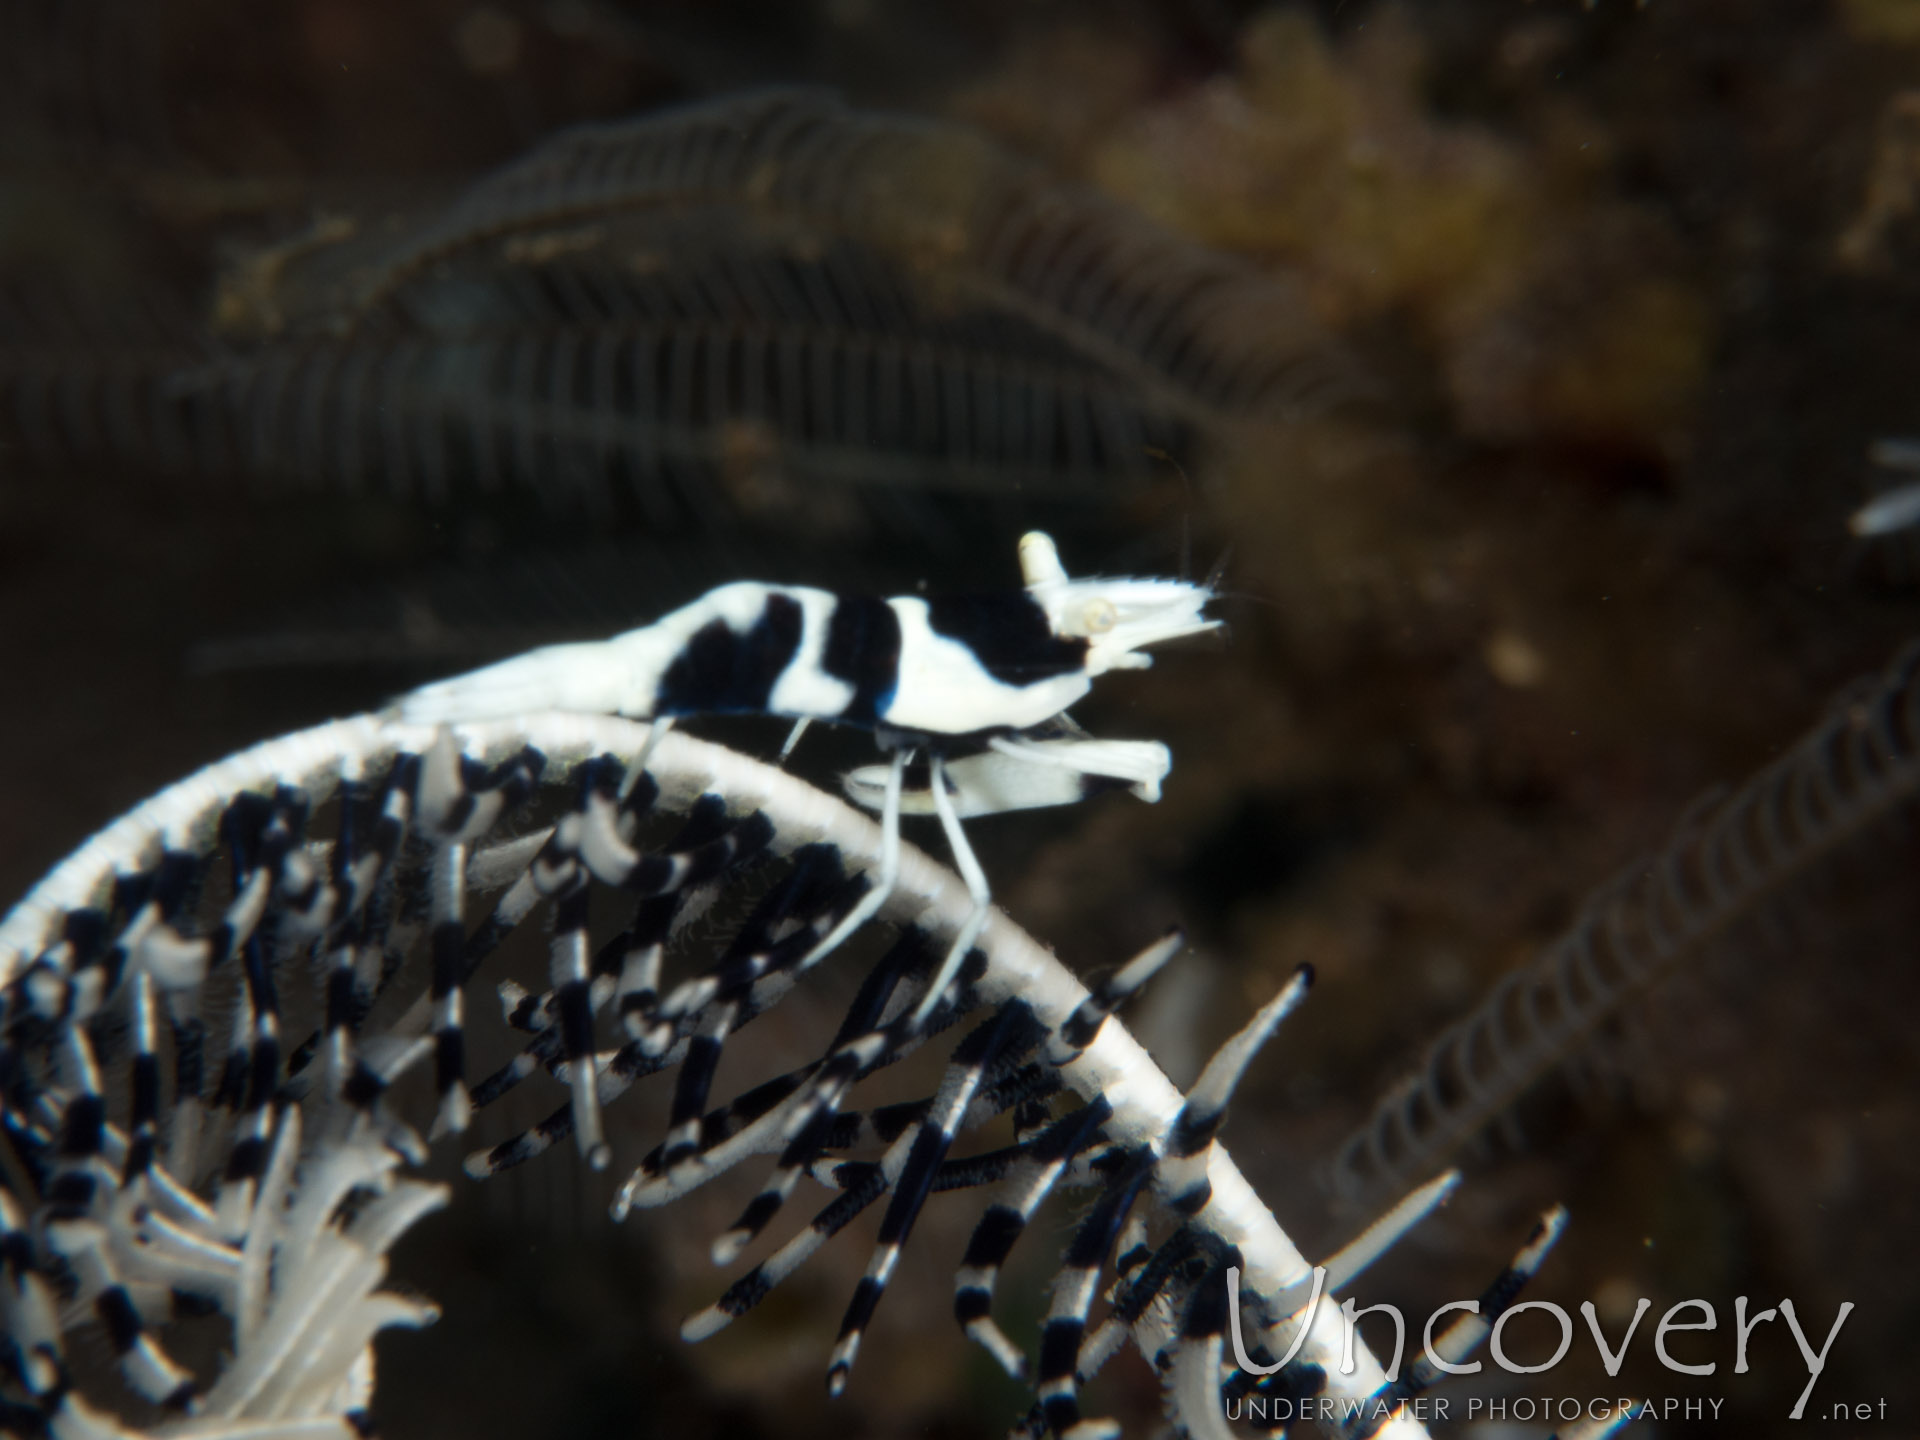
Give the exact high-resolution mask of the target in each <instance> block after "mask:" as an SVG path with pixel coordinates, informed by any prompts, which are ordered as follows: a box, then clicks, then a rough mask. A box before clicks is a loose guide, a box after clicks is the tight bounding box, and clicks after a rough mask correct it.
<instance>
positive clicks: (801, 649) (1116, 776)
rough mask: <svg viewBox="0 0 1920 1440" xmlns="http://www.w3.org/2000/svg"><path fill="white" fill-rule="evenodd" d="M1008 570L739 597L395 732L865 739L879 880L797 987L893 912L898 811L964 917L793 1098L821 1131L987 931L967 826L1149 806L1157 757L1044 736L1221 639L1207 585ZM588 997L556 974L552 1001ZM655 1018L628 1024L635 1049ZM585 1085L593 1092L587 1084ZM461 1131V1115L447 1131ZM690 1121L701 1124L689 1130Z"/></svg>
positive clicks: (1037, 547)
mask: <svg viewBox="0 0 1920 1440" xmlns="http://www.w3.org/2000/svg"><path fill="white" fill-rule="evenodd" d="M1020 566H1021V570H1022V573H1023V577H1024V579H1025V582H1026V586H1025V589H1024V590H1019V591H1007V592H1003V593H1000V594H993V595H975V596H948V597H938V596H936V597H925V596H918V595H908V596H897V597H894V598H892V599H880V598H876V597H872V596H857V595H840V594H835V593H834V592H832V591H828V590H817V589H812V588H809V587H805V586H797V585H769V584H763V583H761V582H758V581H751V580H745V581H736V582H734V583H733V584H730V585H722V586H721V587H719V588H718V589H716V590H712V591H709V592H708V593H707V594H706V595H703V596H702V597H701V598H699V599H698V600H695V601H693V602H692V603H690V604H688V605H684V606H682V607H681V608H680V609H678V610H675V611H673V612H671V613H670V614H668V615H665V616H662V617H661V618H660V619H659V620H656V621H655V622H654V623H653V624H651V625H647V626H643V627H641V628H640V629H637V630H629V631H627V632H626V633H625V634H622V635H616V636H614V637H613V638H612V639H610V640H602V641H588V642H584V643H577V644H569V645H550V646H546V647H544V648H542V649H539V650H534V651H531V652H529V653H527V654H525V655H521V656H517V657H515V658H513V659H510V660H503V661H501V662H500V663H498V664H496V665H490V666H488V667H486V668H485V669H481V670H476V671H474V672H472V673H471V674H468V675H462V676H456V677H455V678H453V679H451V680H443V681H439V682H437V683H435V684H431V685H427V686H424V687H423V688H421V689H418V690H415V691H413V692H412V693H411V694H409V695H405V696H402V697H401V698H400V700H399V701H398V702H397V705H396V711H397V718H398V719H400V720H401V721H403V722H406V723H410V724H429V725H445V724H460V723H464V722H471V721H482V720H493V719H499V718H504V717H510V716H515V715H526V714H536V713H539V712H543V711H556V710H557V711H563V712H573V713H585V714H614V715H624V716H628V717H630V718H634V719H643V720H651V721H653V722H654V725H653V734H654V735H655V736H656V737H657V736H658V735H659V734H661V733H662V732H663V731H664V730H665V728H666V726H667V725H669V724H671V723H672V721H673V720H674V719H676V718H678V717H680V716H688V715H707V714H758V715H774V716H781V717H784V718H786V719H790V720H793V721H795V722H797V723H796V725H795V729H794V735H793V738H792V739H789V741H788V745H787V748H788V749H789V750H791V748H792V746H793V744H794V741H795V740H797V738H798V736H799V733H800V731H801V730H802V729H803V728H804V727H805V726H806V725H807V724H809V723H810V722H812V721H815V720H821V721H827V722H829V723H836V724H843V725H855V726H859V727H862V728H865V729H870V730H872V731H873V732H874V734H875V736H876V738H877V740H878V741H879V743H880V746H881V748H882V749H883V750H886V751H890V752H891V763H890V764H889V765H887V766H885V767H877V769H878V773H876V770H875V769H867V770H861V771H856V772H855V773H854V774H853V775H850V776H849V777H848V778H847V789H848V792H849V793H850V794H851V795H852V797H853V798H854V799H855V800H857V801H859V802H860V803H862V804H865V805H867V806H868V807H869V808H873V809H877V810H879V811H880V813H881V817H882V821H881V823H882V830H883V834H884V836H885V842H886V843H885V846H884V849H883V852H882V861H881V867H880V871H879V873H878V874H877V875H875V876H873V877H872V884H871V887H870V888H869V889H868V890H867V891H866V893H865V894H864V895H863V896H861V898H860V899H859V901H858V903H856V904H855V905H853V906H852V908H851V909H849V910H848V911H847V912H846V914H844V915H843V916H842V917H841V918H840V920H839V922H838V923H837V924H835V925H834V926H833V927H832V928H831V929H830V930H829V931H828V932H827V933H826V934H825V935H824V936H822V937H820V938H819V939H818V940H816V941H815V942H814V943H813V944H812V946H811V947H810V948H809V949H808V950H807V952H806V953H805V954H804V955H803V956H801V957H800V958H799V960H798V961H797V963H796V964H795V965H794V967H793V968H794V970H795V973H799V972H802V971H805V970H807V969H810V968H811V967H812V966H813V965H814V964H815V963H817V962H818V961H819V960H820V959H822V958H823V957H824V956H826V955H827V954H829V953H830V952H832V951H833V950H834V949H836V948H837V947H838V946H839V945H840V944H841V943H842V942H843V941H844V940H845V939H846V938H847V937H848V936H850V935H852V934H853V933H854V932H855V931H857V930H858V929H859V928H860V927H861V926H862V925H864V924H866V923H867V921H868V920H870V919H872V918H873V916H874V915H876V914H877V913H878V912H879V910H880V908H881V907H882V906H883V905H885V904H886V902H887V899H888V896H889V895H890V894H891V893H892V890H893V886H894V882H895V880H896V878H897V876H898V869H899V853H900V843H899V826H900V815H901V813H902V810H903V808H904V809H906V810H907V811H909V812H911V811H919V812H922V813H925V812H926V811H929V810H930V811H931V812H932V813H933V814H935V815H937V816H938V817H939V820H940V824H941V828H942V830H943V831H944V832H945V835H946V838H947V843H948V845H949V846H950V847H951V849H952V851H953V856H954V860H955V862H956V864H957V865H958V867H959V870H960V873H961V875H962V876H964V877H965V879H966V882H967V888H968V891H969V893H970V894H971V896H972V900H973V910H972V914H971V916H970V918H969V920H968V923H967V924H966V925H965V926H963V927H962V928H961V930H960V932H959V933H958V934H957V935H956V936H955V937H954V940H953V944H952V946H951V948H950V949H949V950H948V951H947V954H946V958H945V960H944V961H943V962H942V964H941V966H940V968H939V970H938V972H937V974H936V976H935V978H934V981H933V983H932V984H930V985H929V986H928V987H927V989H926V991H925V993H924V995H923V997H922V998H921V1000H920V1002H919V1004H918V1006H916V1007H915V1009H914V1010H913V1012H912V1014H911V1015H910V1016H908V1017H905V1018H904V1025H903V1027H902V1033H900V1034H895V1035H892V1036H890V1037H886V1038H884V1039H883V1037H881V1036H880V1035H878V1034H874V1035H868V1036H861V1037H855V1038H853V1039H852V1040H850V1042H849V1045H848V1047H847V1054H846V1056H844V1057H843V1059H842V1063H841V1064H840V1065H839V1066H837V1067H832V1066H830V1067H828V1068H827V1069H825V1070H823V1072H822V1075H821V1077H819V1078H818V1079H817V1080H816V1082H815V1084H814V1086H813V1087H812V1088H811V1091H810V1093H809V1094H808V1095H807V1096H804V1097H801V1102H800V1103H798V1104H797V1105H796V1107H795V1109H796V1112H797V1113H799V1114H800V1115H802V1116H803V1117H805V1116H811V1117H812V1121H813V1122H814V1123H824V1122H825V1120H826V1119H827V1118H828V1117H830V1115H831V1114H832V1112H833V1111H834V1109H835V1108H836V1106H837V1104H838V1097H837V1094H836V1092H835V1090H834V1088H833V1085H834V1079H833V1077H835V1076H844V1075H845V1074H851V1073H852V1068H857V1066H858V1064H863V1063H865V1061H864V1060H863V1059H862V1058H861V1057H862V1056H864V1055H865V1053H866V1052H865V1050H863V1049H861V1048H860V1047H862V1046H868V1047H872V1046H881V1047H883V1048H884V1047H885V1046H890V1045H893V1044H897V1043H899V1042H900V1041H901V1040H903V1039H904V1038H906V1036H907V1035H910V1034H911V1033H912V1032H914V1031H917V1030H918V1029H919V1027H920V1026H921V1025H922V1024H924V1022H925V1021H926V1019H927V1017H928V1016H929V1015H931V1014H932V1013H933V1011H934V1009H935V1008H936V1007H937V1006H938V1004H939V1003H940V1000H941V997H942V996H943V995H944V994H945V992H946V990H947V988H948V986H949V984H950V983H951V982H952V981H953V980H954V979H955V978H956V977H957V976H958V975H959V973H960V968H961V963H962V961H963V960H964V959H965V958H966V956H967V954H968V952H969V951H970V950H971V949H972V947H973V943H974V941H975V939H976V938H977V937H978V935H979V933H980V930H981V928H982V927H983V926H984V925H985V923H986V919H987V913H988V906H989V903H990V901H991V899H992V895H991V891H990V890H989V888H988V886H987V880H986V875H985V873H984V872H983V871H982V870H981V868H980V863H979V861H978V860H977V859H976V858H975V857H974V854H973V849H972V847H971V846H970V845H969V844H968V843H967V838H966V835H965V832H964V831H963V830H962V829H961V826H960V819H961V817H962V816H963V815H965V816H968V817H972V816H977V815H984V814H991V813H994V812H997V811H1003V810H1013V809H1022V808H1029V807H1032V806H1036V805H1060V804H1070V803H1072V802H1074V801H1076V800H1078V799H1080V798H1081V797H1082V796H1084V795H1086V794H1089V793H1092V792H1093V791H1096V790H1099V789H1105V788H1113V787H1116V786H1125V787H1128V788H1131V789H1132V790H1133V791H1134V793H1135V794H1136V795H1139V796H1140V797H1141V798H1142V799H1146V800H1155V799H1158V798H1159V787H1160V782H1161V781H1162V780H1163V779H1164V778H1165V776H1166V773H1167V770H1168V767H1169V765H1170V758H1169V756H1168V754H1167V750H1166V747H1165V746H1163V745H1160V744H1157V743H1155V742H1152V741H1103V740H1094V739H1091V738H1088V737H1086V736H1084V735H1080V734H1077V733H1074V734H1068V735H1066V736H1064V737H1063V736H1061V735H1059V734H1057V733H1052V732H1054V731H1057V730H1058V729H1059V728H1061V727H1062V725H1064V724H1065V723H1066V722H1065V721H1064V718H1063V717H1064V714H1065V711H1066V709H1067V707H1068V706H1069V705H1071V704H1073V703H1074V702H1075V701H1076V700H1079V699H1080V698H1081V697H1082V696H1084V695H1085V694H1086V693H1087V692H1088V691H1089V690H1090V689H1091V688H1092V686H1093V681H1094V679H1095V677H1097V676H1099V675H1103V674H1105V673H1106V672H1107V671H1109V670H1137V669H1144V668H1146V667H1147V666H1149V665H1151V664H1152V660H1151V658H1150V657H1149V656H1147V655H1143V654H1141V653H1139V652H1140V651H1141V650H1142V649H1143V648H1144V647H1146V646H1149V645H1153V644H1157V643H1158V642H1160V641H1163V640H1174V639H1178V638H1180V637H1182V636H1187V635H1196V634H1200V633H1202V632H1205V631H1209V630H1213V629H1216V628H1218V626H1219V624H1220V622H1219V621H1217V620H1211V619H1208V618H1207V617H1206V616H1205V614H1204V613H1203V612H1204V611H1205V609H1206V606H1207V604H1208V603H1209V602H1210V601H1211V600H1212V599H1213V588H1212V586H1211V585H1210V584H1198V585H1196V584H1192V583H1189V582H1187V581H1183V580H1077V581H1076V580H1070V579H1068V578H1067V573H1066V571H1065V569H1064V568H1063V567H1062V565H1061V563H1060V556H1059V552H1058V551H1057V550H1056V549H1055V548H1054V543H1053V541H1052V539H1051V538H1050V537H1048V536H1047V535H1044V534H1042V533H1041V532H1039V531H1037V530H1036V531H1032V532H1030V533H1028V534H1027V535H1025V536H1023V537H1022V538H1021V541H1020ZM1042 727H1047V729H1046V730H1045V731H1043V733H1041V734H1035V733H1034V732H1036V731H1037V730H1041V729H1042ZM961 745H965V746H967V747H968V748H970V749H971V748H976V747H983V748H981V749H980V753H978V754H969V755H966V756H964V757H962V758H960V759H958V760H955V761H954V762H953V763H952V764H949V761H948V752H949V751H950V750H951V749H953V748H955V747H956V746H961ZM919 751H924V752H925V753H926V756H927V784H926V789H925V791H924V792H922V791H919V790H918V789H917V788H916V789H915V790H913V791H912V792H911V793H907V786H906V783H905V782H906V774H907V766H908V763H909V762H910V761H911V760H912V759H913V757H914V755H915V753H916V752H919ZM643 762H644V757H643ZM643 762H642V763H643ZM640 768H642V765H636V767H635V769H636V770H638V769H640ZM576 968H578V967H576ZM583 984H584V982H583V981H582V980H581V979H580V977H579V976H571V977H563V976H561V975H559V974H558V972H556V977H555V985H556V987H560V988H561V989H563V990H565V989H568V988H571V989H573V990H579V989H581V988H582V986H583ZM650 1018H653V1017H650V1016H649V1015H648V1014H647V1013H643V1012H636V1014H635V1015H634V1017H633V1022H632V1023H633V1028H634V1030H635V1033H636V1038H641V1037H642V1036H643V1035H644V1034H645V1032H646V1031H647V1029H648V1025H649V1020H650ZM442 1031H443V1033H442V1036H441V1044H442V1049H443V1050H444V1051H445V1052H446V1053H447V1054H449V1055H457V1054H458V1053H459V1049H460V1040H459V1031H460V1023H459V1019H458V1017H457V1016H455V1015H453V1014H451V1013H449V1014H448V1015H447V1016H445V1017H443V1025H442ZM850 1067H852V1068H850ZM455 1068H456V1069H457V1066H456V1067H455ZM442 1082H443V1089H445V1090H446V1091H447V1093H448V1095H449V1096H451V1097H454V1100H455V1101H456V1102H457V1101H458V1098H459V1097H460V1096H462V1095H463V1094H464V1090H463V1089H462V1086H461V1084H460V1077H459V1076H458V1075H457V1074H454V1073H453V1072H452V1071H451V1070H450V1071H449V1072H448V1073H447V1074H445V1075H443V1076H442ZM581 1083H582V1084H583V1085H588V1084H589V1081H588V1079H587V1077H586V1076H585V1073H584V1072H583V1073H582V1077H581ZM459 1113H460V1112H459V1107H458V1104H457V1103H455V1105H454V1109H453V1110H452V1112H450V1114H451V1117H452V1118H451V1119H450V1122H449V1123H452V1124H453V1125H454V1126H455V1128H458V1116H459ZM694 1118H697V1110H695V1111H691V1112H690V1114H689V1123H691V1120H692V1119H694ZM797 1123H800V1122H797Z"/></svg>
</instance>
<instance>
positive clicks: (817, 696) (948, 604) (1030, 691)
mask: <svg viewBox="0 0 1920 1440" xmlns="http://www.w3.org/2000/svg"><path fill="white" fill-rule="evenodd" d="M1020 563H1021V568H1022V570H1023V572H1024V575H1025V579H1026V588H1025V589H1024V590H1022V591H1008V592H1005V593H1001V594H995V595H970V596H934V597H925V596H918V595H907V596H896V597H894V598H892V599H880V598H876V597H872V596H864V595H839V594H835V593H833V592H831V591H827V590H816V589H812V588H809V587H806V586H799V585H767V584H762V583H760V582H758V581H752V580H741V581H735V582H734V583H733V584H730V585H722V586H721V587H719V588H718V589H717V590H712V591H709V592H708V593H707V594H705V595H703V596H701V597H700V598H699V599H698V600H695V601H693V602H692V603H691V604H688V605H684V606H682V607H681V608H680V609H678V610H675V611H673V612H672V613H671V614H668V615H665V616H662V617H661V618H660V619H659V620H657V621H655V622H654V623H653V624H651V625H646V626H642V627H641V628H640V629H637V630H629V631H627V632H626V633H625V634H622V635H616V636H614V637H613V638H612V639H611V640H603V641H589V642H586V643H583V644H573V645H549V646H546V647H544V648H542V649H539V650H534V651H532V652H530V653H528V654H526V655H521V656H517V657H516V658H514V659H511V660H505V661H502V662H500V663H499V664H497V665H490V666H488V667H487V668H485V669H483V670H477V671H474V672H473V673H471V674H468V675H462V676H458V677H456V678H454V679H452V680H443V681H440V682H438V683H436V684H433V685H428V686H425V687H423V688H422V689H419V690H416V691H414V692H413V693H412V694H410V695H407V696H404V697H403V698H402V699H401V700H400V702H399V712H400V717H401V718H402V719H404V720H406V721H409V722H414V723H425V724H435V723H446V722H459V721H467V720H487V719H495V718H499V717H501V716H507V715H518V714H528V713H532V712H537V711H541V710H562V711H571V712H577V713H584V714H611V715H625V716H629V717H631V718H634V719H642V720H646V719H665V718H670V717H675V716H683V715H705V714H761V715H778V716H783V717H785V718H787V719H791V720H809V721H811V720H825V721H831V722H835V723H838V724H845V725H858V726H862V727H865V728H868V729H872V730H875V731H876V732H878V733H879V734H880V735H881V736H882V743H883V744H884V745H885V746H886V747H887V748H889V749H899V748H908V749H911V748H919V747H924V748H928V749H932V750H935V751H936V752H937V751H938V750H939V749H940V748H941V747H940V745H939V742H940V741H941V740H943V739H952V738H955V737H960V736H982V735H1003V734H1006V733H1009V732H1019V731H1025V730H1031V729H1033V728H1034V727H1036V726H1038V725H1041V724H1043V723H1045V722H1046V721H1049V720H1052V719H1054V718H1055V717H1056V716H1058V715H1060V714H1061V712H1063V711H1064V710H1066V708H1067V707H1068V706H1070V705H1072V704H1073V703H1074V702H1075V701H1076V700H1079V699H1080V698H1081V697H1082V696H1084V695H1085V694H1086V693H1087V692H1088V690H1090V689H1091V688H1092V685H1093V681H1094V679H1095V677H1097V676H1099V675H1103V674H1105V673H1106V672H1107V671H1109V670H1134V669H1144V668H1146V667H1147V666H1148V665H1150V664H1151V663H1152V661H1151V659H1150V657H1148V656H1146V655H1142V654H1140V653H1138V652H1139V651H1140V650H1141V649H1142V648H1144V647H1146V646H1149V645H1153V644H1157V643H1159V642H1160V641H1163V640H1172V639H1176V638H1178V637H1180V636H1184V635H1193V634H1198V633H1200V632H1202V631H1206V630H1212V629H1215V628H1216V627H1217V626H1218V625H1219V623H1220V622H1218V621H1217V620H1209V619H1207V618H1205V617H1204V615H1203V614H1202V611H1203V610H1204V609H1205V607H1206V605H1207V603H1208V601H1209V600H1211V599H1212V590H1211V589H1210V587H1208V586H1205V585H1194V584H1189V583H1187V582H1185V581H1180V580H1077V581H1076V580H1069V579H1068V578H1067V575H1066V571H1065V570H1064V569H1063V568H1062V567H1061V564H1060V557H1059V554H1058V552H1057V551H1056V550H1055V549H1054V544H1053V541H1052V540H1051V539H1050V538H1049V537H1048V536H1046V535H1044V534H1041V533H1040V532H1039V531H1034V532H1032V533H1030V534H1028V535H1026V536H1025V537H1024V538H1022V540H1021V541H1020Z"/></svg>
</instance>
